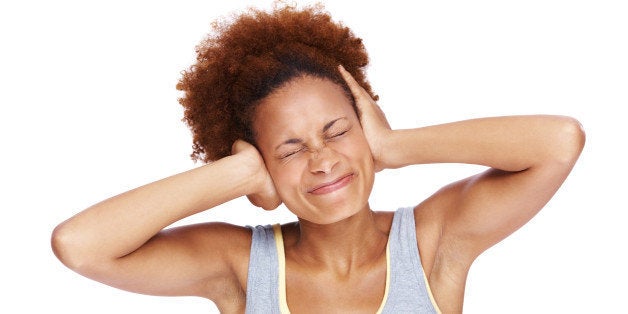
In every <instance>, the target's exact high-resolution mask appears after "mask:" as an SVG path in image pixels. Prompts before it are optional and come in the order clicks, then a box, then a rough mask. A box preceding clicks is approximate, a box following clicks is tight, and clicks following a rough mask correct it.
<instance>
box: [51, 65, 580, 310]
mask: <svg viewBox="0 0 628 314" xmlns="http://www.w3.org/2000/svg"><path fill="white" fill-rule="evenodd" d="M339 71H340V73H341V74H342V75H343V77H344V78H345V80H346V81H347V83H348V84H349V86H350V88H351V91H352V93H353V95H354V98H355V99H356V105H357V106H358V108H359V110H360V112H361V116H360V117H358V116H357V115H356V114H355V112H354V111H353V109H352V107H351V104H350V100H349V99H347V97H346V96H345V95H344V93H342V90H341V88H340V87H339V86H337V85H335V84H334V83H332V82H330V81H328V80H325V79H320V78H313V77H309V76H304V77H298V78H296V79H294V80H292V81H291V82H289V83H287V84H285V85H284V86H282V87H280V88H279V89H277V90H276V91H275V92H274V93H273V94H271V95H270V96H269V97H267V98H266V99H264V100H263V101H262V103H261V104H260V106H259V107H258V109H257V112H256V115H255V121H254V125H253V129H254V130H255V132H256V134H257V137H256V140H257V143H256V144H257V147H258V148H259V151H258V150H257V149H256V148H255V147H254V146H252V145H251V144H249V143H246V142H243V141H237V142H236V143H234V145H233V154H232V155H231V156H229V157H225V158H223V159H221V160H218V161H216V162H213V163H211V164H207V165H204V166H201V167H198V168H195V169H192V170H189V171H187V172H184V173H180V174H177V175H174V176H171V177H168V178H165V179H162V180H159V181H157V182H153V183H150V184H147V185H145V186H142V187H139V188H137V189H134V190H131V191H128V192H126V193H123V194H120V195H118V196H115V197H112V198H110V199H108V200H105V201H103V202H100V203H98V204H95V205H93V206H91V207H90V208H87V209H86V210H84V211H82V212H80V213H78V214H77V215H75V216H74V217H72V218H70V219H68V220H67V221H65V222H63V223H61V224H60V225H59V226H58V227H57V228H56V229H55V230H54V232H53V236H52V246H53V250H54V252H55V254H56V255H57V256H58V258H59V259H60V260H61V261H62V262H63V263H64V264H65V265H67V266H68V267H70V268H71V269H73V270H75V271H77V272H78V273H80V274H82V275H84V276H87V277H89V278H92V279H94V280H98V281H101V282H103V283H105V284H108V285H111V286H114V287H117V288H120V289H125V290H129V291H133V292H138V293H145V294H153V295H193V296H201V297H205V298H208V299H210V300H212V301H214V302H215V303H216V305H217V306H218V308H219V309H220V310H221V312H224V313H242V312H244V306H245V301H246V296H245V291H246V278H247V267H248V256H249V253H250V244H251V233H250V231H249V229H247V228H243V227H239V226H234V225H228V224H223V223H204V224H197V225H191V226H184V227H178V228H174V229H166V230H164V228H165V227H166V226H168V225H170V224H172V223H173V222H176V221H178V220H180V219H182V218H184V217H187V216H190V215H192V214H195V213H198V212H201V211H204V210H207V209H209V208H212V207H214V206H217V205H219V204H221V203H224V202H227V201H229V200H231V199H234V198H237V197H240V196H243V195H246V196H247V197H248V198H249V200H250V201H251V203H252V204H254V205H255V206H259V207H262V208H264V209H267V210H271V209H274V208H276V207H277V206H278V205H279V204H280V203H281V202H283V203H285V204H286V206H287V207H288V208H289V209H290V210H291V211H292V212H294V213H295V214H296V215H297V216H298V217H299V220H298V222H295V223H291V224H286V225H284V226H282V231H283V234H284V241H285V242H284V246H285V252H286V285H287V299H288V300H287V301H288V306H289V308H290V310H291V311H292V312H294V313H307V312H319V313H320V312H329V313H333V312H349V311H351V312H363V313H373V312H375V310H376V309H377V308H378V307H379V305H380V303H381V301H382V297H383V295H384V284H385V275H386V263H385V247H386V241H387V238H388V232H389V230H390V224H391V221H392V212H389V211H386V212H375V211H373V210H371V208H370V207H369V205H368V197H369V194H370V192H371V188H372V185H373V178H374V173H375V171H378V170H382V169H393V168H400V167H404V166H407V165H413V164H425V163H436V162H457V163H472V164H480V165H485V166H487V167H488V170H486V171H485V172H483V173H480V174H477V175H475V176H472V177H469V178H466V179H462V180H460V181H458V182H454V183H451V184H450V185H448V186H446V187H443V188H442V189H440V190H439V191H437V192H436V193H435V194H433V195H432V196H431V197H429V198H428V199H426V200H425V201H423V202H422V203H420V204H418V205H417V206H416V207H415V209H414V215H415V219H416V227H417V242H418V245H419V249H420V251H421V261H422V264H423V267H424V271H425V274H426V276H427V278H428V282H429V284H430V287H431V290H432V293H433V294H434V298H435V300H436V302H437V304H438V306H439V307H440V309H441V310H442V312H443V313H460V312H462V305H463V298H464V287H465V281H466V277H467V273H468V271H469V267H470V266H471V264H472V262H473V261H474V260H475V258H476V257H477V256H478V255H479V254H480V253H482V252H483V251H484V250H486V249H487V248H489V247H490V246H492V245H494V244H495V243H497V242H499V241H500V240H502V239H503V238H505V237H506V236H508V235H509V234H511V233H512V232H514V231H515V230H517V229H518V228H520V227H521V226H522V225H523V224H525V223H526V222H527V221H529V220H530V219H531V218H532V217H533V216H534V215H535V214H536V213H537V212H538V211H539V210H540V209H541V208H542V207H543V206H544V205H545V204H546V203H547V201H548V200H549V199H550V198H551V197H552V196H553V195H554V193H555V192H556V190H557V189H558V188H559V187H560V185H561V184H562V182H563V181H564V180H565V178H566V177H567V175H568V174H569V172H570V170H571V169H572V167H573V165H574V163H575V162H576V160H577V158H578V156H579V154H580V152H581V150H582V148H583V145H584V132H583V131H582V128H581V126H580V124H579V123H578V122H577V121H576V120H574V119H572V118H568V117H560V116H515V117H495V118H484V119H475V120H467V121H460V122H454V123H449V124H443V125H435V126H427V127H421V128H416V129H409V130H391V129H390V127H389V125H388V123H387V122H386V120H385V118H384V115H383V113H382V112H381V110H380V109H379V107H378V106H377V104H376V103H375V102H374V101H373V100H372V99H370V98H369V96H368V94H367V93H366V92H365V91H364V90H363V89H362V88H361V87H360V86H359V85H358V84H357V83H356V82H355V81H354V80H353V78H352V77H351V76H350V75H349V74H348V73H347V72H345V71H344V70H343V69H342V68H340V69H339Z"/></svg>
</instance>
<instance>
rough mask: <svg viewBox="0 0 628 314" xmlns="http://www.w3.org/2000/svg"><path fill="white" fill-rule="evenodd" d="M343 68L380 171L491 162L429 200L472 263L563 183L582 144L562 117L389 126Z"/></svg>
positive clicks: (577, 130) (577, 129)
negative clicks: (407, 126)
mask: <svg viewBox="0 0 628 314" xmlns="http://www.w3.org/2000/svg"><path fill="white" fill-rule="evenodd" d="M340 72H341V73H342V75H343V77H344V78H345V80H346V81H347V83H348V84H349V86H350V88H351V90H352V93H353V95H354V97H355V99H356V104H357V106H358V108H359V110H360V112H361V116H360V118H361V122H362V124H363V129H364V132H365V135H366V137H367V140H368V141H369V146H370V147H371V151H372V153H373V158H374V160H375V163H376V164H377V165H378V166H379V168H399V167H403V166H407V165H412V164H425V163H445V162H448V163H468V164H478V165H484V166H488V167H490V169H489V170H487V171H486V172H484V173H481V174H478V175H476V176H473V177H470V178H467V179H464V180H461V181H459V182H455V183H453V184H451V185H449V186H447V187H445V188H443V189H442V190H441V191H439V192H438V193H437V194H436V195H434V196H433V197H431V198H430V199H429V200H428V202H430V204H433V205H436V204H438V206H436V207H439V211H440V212H441V218H442V222H441V227H440V228H442V230H441V232H440V233H441V234H442V237H445V238H447V239H448V240H451V239H456V240H455V241H459V242H464V245H462V248H463V250H466V251H467V252H466V253H467V255H468V257H469V259H470V260H473V259H474V258H475V257H476V256H477V255H478V254H479V253H481V252H482V251H484V250H485V249H486V248H488V247H490V246H491V245H493V244H495V243H496V242H498V241H499V240H501V239H503V238H504V237H506V236H507V235H509V234H510V233H512V232H513V231H515V230H516V229H517V228H519V227H521V226H522V225H523V224H524V223H525V222H527V221H528V220H529V219H531V218H532V216H534V214H536V213H537V212H538V211H539V210H540V209H541V208H542V207H543V206H544V205H545V204H546V203H547V202H548V201H549V199H550V198H551V197H552V196H553V195H554V193H555V192H556V190H557V189H558V188H559V187H560V185H561V184H562V182H563V181H564V180H565V178H566V177H567V175H568V174H569V172H570V171H571V169H572V167H573V165H574V164H575V162H576V160H577V159H578V156H579V155H580V152H581V151H582V148H583V146H584V140H585V136H584V132H583V130H582V127H581V125H580V123H578V121H576V120H575V119H573V118H569V117H563V116H546V115H536V116H511V117H494V118H482V119H474V120H466V121H460V122H453V123H448V124H442V125H435V126H428V127H422V128H416V129H409V130H391V129H390V127H389V126H388V123H387V122H386V119H385V117H384V116H383V113H382V112H381V110H380V109H379V107H378V106H377V104H376V103H375V102H374V101H373V100H372V99H371V98H370V97H369V95H368V94H367V93H366V92H365V91H364V90H363V89H362V88H361V87H360V86H359V85H358V84H357V82H356V81H355V80H353V78H352V77H351V75H350V74H349V73H348V72H346V71H345V70H344V69H343V68H342V67H340ZM458 244H459V243H458ZM460 248H461V247H458V251H459V249H460Z"/></svg>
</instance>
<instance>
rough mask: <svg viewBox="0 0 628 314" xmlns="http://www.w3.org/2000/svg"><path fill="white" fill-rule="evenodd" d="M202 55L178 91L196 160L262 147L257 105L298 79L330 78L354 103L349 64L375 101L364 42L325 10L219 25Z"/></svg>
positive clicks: (258, 14)
mask: <svg viewBox="0 0 628 314" xmlns="http://www.w3.org/2000/svg"><path fill="white" fill-rule="evenodd" d="M197 52H198V57H197V62H196V64H195V65H193V66H192V67H191V68H190V69H189V70H188V71H186V72H184V74H183V77H182V79H181V81H180V82H179V84H178V85H177V88H178V89H179V90H182V91H184V92H185V95H184V96H183V97H182V98H181V99H180V100H179V101H180V103H181V104H182V105H183V107H184V109H185V121H186V122H187V124H188V125H189V126H190V128H191V130H192V133H193V136H194V145H193V149H194V151H193V153H192V158H193V159H195V160H197V159H201V160H203V161H205V162H208V161H211V160H216V159H219V158H222V157H224V156H227V155H229V154H230V149H231V145H232V144H233V142H234V141H235V140H236V139H245V140H247V141H249V142H252V143H253V144H257V143H256V142H257V140H256V135H255V134H254V133H255V132H254V130H253V128H252V126H253V120H254V118H255V113H256V109H257V106H258V105H259V104H260V103H261V101H262V100H263V99H264V98H266V97H267V96H269V95H271V94H272V93H273V92H274V91H275V90H277V89H278V88H280V87H282V86H284V85H286V84H288V83H289V82H291V81H293V80H294V79H296V78H300V77H304V76H307V77H316V78H324V79H327V80H328V81H330V82H333V83H335V84H337V85H338V86H340V87H341V88H342V89H343V91H344V93H345V94H347V96H348V97H349V98H350V99H351V96H350V92H349V90H348V88H347V87H346V84H345V83H344V81H343V80H342V78H341V77H340V75H339V73H338V71H337V66H338V65H339V64H342V65H343V66H344V67H345V68H346V69H347V70H348V71H349V72H350V73H351V74H352V75H353V76H354V77H355V79H356V80H357V81H358V82H359V83H360V84H361V85H362V86H363V87H364V88H365V89H366V90H367V91H369V93H371V94H372V92H371V91H370V86H369V84H368V83H367V82H366V80H365V77H364V73H363V69H364V67H365V66H366V65H367V63H368V56H367V53H366V51H365V49H364V46H363V44H362V41H361V39H359V38H357V37H356V36H355V35H354V34H353V33H352V32H351V31H350V30H349V29H348V28H347V27H344V26H342V25H341V24H339V23H335V22H333V21H332V20H331V17H330V16H329V15H328V14H327V13H324V12H322V9H321V8H320V7H309V8H306V9H304V10H297V9H295V8H292V7H282V8H276V9H274V10H273V11H271V12H264V11H260V10H254V9H251V10H250V11H249V12H248V13H245V14H242V15H239V16H237V17H236V18H234V20H233V21H231V22H230V23H216V24H215V25H214V33H213V34H212V35H210V36H209V37H208V38H207V39H206V40H205V41H203V42H202V43H201V44H200V45H199V46H198V47H197ZM372 96H373V97H375V96H374V95H372ZM351 101H353V100H352V99H351Z"/></svg>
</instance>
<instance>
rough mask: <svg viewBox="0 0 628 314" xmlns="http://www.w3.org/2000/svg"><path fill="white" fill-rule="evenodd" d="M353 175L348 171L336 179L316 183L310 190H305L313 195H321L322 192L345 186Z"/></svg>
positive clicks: (351, 179) (325, 192)
mask: <svg viewBox="0 0 628 314" xmlns="http://www.w3.org/2000/svg"><path fill="white" fill-rule="evenodd" d="M353 177H354V174H353V173H349V174H347V175H344V176H342V177H340V178H338V179H335V180H332V181H329V182H325V183H323V184H320V185H317V186H315V187H313V188H311V189H310V190H308V191H307V192H308V193H311V194H314V195H322V194H327V193H331V192H334V191H337V190H339V189H341V188H343V187H345V186H347V185H348V184H349V183H351V181H353Z"/></svg>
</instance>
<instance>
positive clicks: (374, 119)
mask: <svg viewBox="0 0 628 314" xmlns="http://www.w3.org/2000/svg"><path fill="white" fill-rule="evenodd" d="M338 70H339V72H340V74H341V75H342V77H343V78H344V80H345V82H347V85H349V89H351V93H352V94H353V98H354V99H355V103H356V106H357V108H358V111H359V112H358V114H359V118H360V122H361V123H362V130H363V132H364V136H366V140H367V141H368V143H369V147H370V148H371V154H373V162H374V163H375V171H381V170H383V169H386V168H390V167H389V166H390V165H388V163H387V162H386V156H385V143H386V141H387V140H388V139H389V138H390V134H391V133H392V130H391V128H390V124H389V123H388V120H387V119H386V116H385V115H384V112H383V111H382V109H381V108H380V107H379V106H378V105H377V103H376V102H375V100H373V98H371V96H370V95H369V93H368V92H366V90H364V88H363V87H362V86H360V84H358V82H357V81H356V80H355V79H354V78H353V76H352V75H351V73H349V72H348V71H347V70H345V68H344V67H343V66H342V65H340V66H338Z"/></svg>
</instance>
